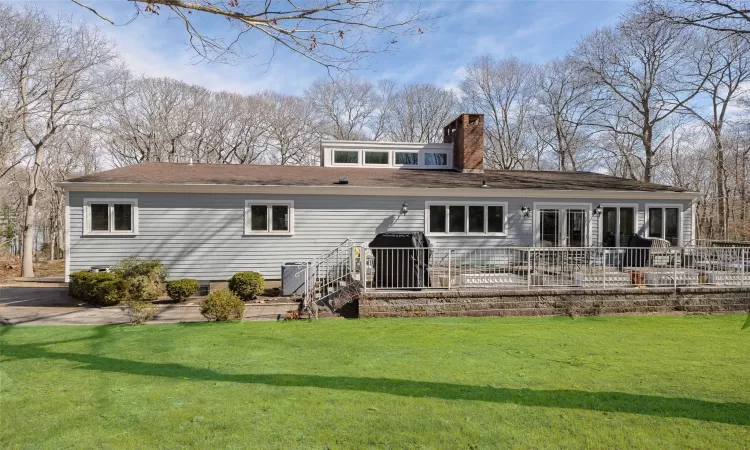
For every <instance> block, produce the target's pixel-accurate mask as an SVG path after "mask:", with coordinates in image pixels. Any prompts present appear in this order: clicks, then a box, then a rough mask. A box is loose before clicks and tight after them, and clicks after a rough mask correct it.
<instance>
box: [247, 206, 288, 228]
mask: <svg viewBox="0 0 750 450" xmlns="http://www.w3.org/2000/svg"><path fill="white" fill-rule="evenodd" d="M251 205H265V206H266V224H267V225H268V227H267V228H266V231H260V230H251V229H250V225H251V224H252V222H251V218H250V214H251V213H250V206H251ZM272 206H286V207H288V208H289V230H278V231H274V230H272V229H271V218H272V217H271V207H272ZM293 234H294V200H245V236H292V235H293Z"/></svg>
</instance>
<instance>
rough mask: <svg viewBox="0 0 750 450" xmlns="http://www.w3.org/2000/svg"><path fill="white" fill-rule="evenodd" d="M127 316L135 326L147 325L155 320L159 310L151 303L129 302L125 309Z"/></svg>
mask: <svg viewBox="0 0 750 450" xmlns="http://www.w3.org/2000/svg"><path fill="white" fill-rule="evenodd" d="M123 311H125V315H126V316H128V320H129V321H130V323H132V324H133V325H138V324H142V323H146V322H148V321H149V320H151V319H153V318H154V317H155V316H156V314H157V313H158V312H159V310H158V309H157V308H156V305H154V304H153V303H151V302H138V301H135V302H128V305H127V307H125V308H123Z"/></svg>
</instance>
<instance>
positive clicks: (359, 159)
mask: <svg viewBox="0 0 750 450" xmlns="http://www.w3.org/2000/svg"><path fill="white" fill-rule="evenodd" d="M336 152H346V153H356V154H357V162H356V163H337V162H335V161H336ZM364 156H365V155H364V153H363V152H362V150H355V149H351V148H335V149H333V151H332V152H331V162H332V165H333V166H339V167H360V166H363V165H364V164H365V160H364ZM368 165H370V164H368ZM372 165H375V164H372ZM379 165H380V164H377V166H379ZM383 167H385V166H383Z"/></svg>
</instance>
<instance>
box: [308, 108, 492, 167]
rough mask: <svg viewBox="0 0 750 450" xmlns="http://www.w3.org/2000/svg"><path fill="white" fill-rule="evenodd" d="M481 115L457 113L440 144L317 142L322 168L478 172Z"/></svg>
mask: <svg viewBox="0 0 750 450" xmlns="http://www.w3.org/2000/svg"><path fill="white" fill-rule="evenodd" d="M483 163H484V116H483V115H481V114H461V115H460V116H458V118H456V120H454V121H452V122H451V123H449V124H448V125H446V126H445V128H444V129H443V142H442V143H433V144H425V143H413V142H379V141H339V140H325V141H322V142H321V143H320V165H322V166H323V167H364V168H376V169H377V168H385V169H422V170H457V171H459V172H482V171H483V165H484V164H483Z"/></svg>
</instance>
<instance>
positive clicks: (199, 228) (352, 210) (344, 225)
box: [70, 192, 692, 280]
mask: <svg viewBox="0 0 750 450" xmlns="http://www.w3.org/2000/svg"><path fill="white" fill-rule="evenodd" d="M85 198H97V199H106V198H111V199H117V198H127V199H138V235H137V236H134V237H114V236H96V237H94V236H83V202H84V199H85ZM253 199H256V200H258V201H273V200H294V235H293V236H260V235H251V236H246V235H244V223H245V218H244V207H245V200H253ZM428 201H429V202H441V201H445V202H448V203H455V202H461V201H467V202H477V203H481V200H477V199H471V198H465V199H461V198H445V199H441V198H438V197H429V198H426V197H392V196H323V195H295V196H280V195H279V196H277V195H245V194H179V193H117V194H103V193H100V192H97V193H84V192H71V193H70V271H71V272H75V271H77V270H85V269H88V268H90V267H91V266H94V265H111V264H115V263H117V262H118V261H119V260H121V259H122V258H125V257H127V256H129V255H134V254H135V255H139V256H141V257H144V258H156V259H159V260H161V261H162V262H163V263H165V264H166V265H167V266H168V267H169V271H170V278H182V277H192V278H197V279H199V280H222V279H227V278H229V277H230V276H231V275H232V274H234V273H235V272H239V271H243V270H256V271H259V272H261V273H262V274H263V275H264V276H265V277H266V278H269V279H278V278H279V274H280V266H281V264H283V263H284V262H292V261H307V260H310V259H312V258H314V257H315V256H318V255H320V254H321V253H323V252H325V251H327V250H329V249H331V248H333V247H335V246H337V245H338V244H340V243H341V242H343V241H344V240H345V239H346V238H350V239H353V240H354V241H356V242H369V241H370V240H371V239H372V238H373V237H374V236H375V235H376V234H377V233H380V232H385V231H424V230H425V227H424V218H425V202H428ZM486 201H488V202H490V201H497V202H507V203H508V212H507V214H508V226H507V230H506V232H507V236H498V237H476V236H440V237H430V240H431V241H432V243H433V245H435V246H438V247H451V246H456V247H474V246H477V247H484V246H501V245H503V246H530V245H532V242H533V238H534V232H533V224H534V218H533V216H532V217H531V218H522V217H521V214H520V209H521V207H522V206H523V205H525V206H527V207H529V208H532V207H533V204H534V203H535V202H543V201H545V200H543V199H513V198H510V199H509V198H498V199H493V200H486ZM569 202H570V203H587V204H591V205H592V206H596V205H598V204H600V203H607V204H614V203H637V204H638V216H637V217H638V219H637V225H638V231H639V232H642V231H643V229H644V217H645V214H644V212H645V205H646V203H648V204H658V203H665V204H676V203H680V204H682V205H683V221H682V223H683V232H684V239H683V242H684V243H689V242H690V240H691V225H692V218H691V217H690V214H691V212H692V209H691V207H690V202H675V201H664V202H658V201H653V200H650V201H648V202H646V201H637V200H633V201H630V202H627V201H620V202H609V201H607V200H606V199H601V200H575V199H571V200H569ZM403 203H407V204H408V207H409V212H408V214H406V215H405V216H403V215H399V210H400V209H401V205H402V204H403ZM555 203H562V201H557V200H556V201H555ZM590 226H591V229H592V233H591V236H592V239H591V242H590V243H589V244H590V245H595V244H598V243H600V242H601V240H600V238H599V236H598V228H599V220H598V219H596V218H595V219H593V220H592V221H591V223H590Z"/></svg>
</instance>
